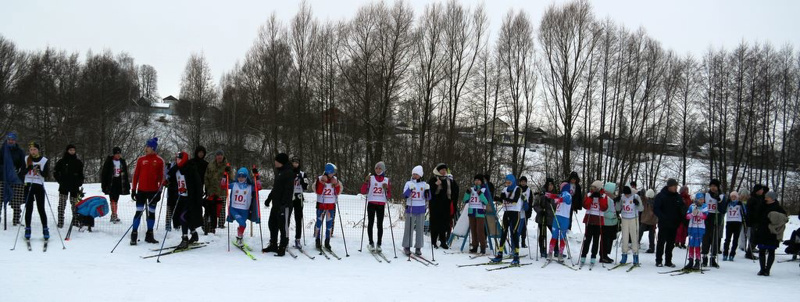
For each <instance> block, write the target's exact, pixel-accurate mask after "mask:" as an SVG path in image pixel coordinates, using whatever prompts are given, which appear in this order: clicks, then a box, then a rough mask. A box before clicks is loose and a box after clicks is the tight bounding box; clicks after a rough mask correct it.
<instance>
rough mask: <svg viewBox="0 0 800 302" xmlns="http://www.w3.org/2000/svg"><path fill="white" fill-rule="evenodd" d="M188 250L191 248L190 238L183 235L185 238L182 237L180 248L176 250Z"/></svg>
mask: <svg viewBox="0 0 800 302" xmlns="http://www.w3.org/2000/svg"><path fill="white" fill-rule="evenodd" d="M145 237H146V235H145ZM145 241H147V240H145ZM187 248H189V237H188V236H186V235H183V236H181V243H179V244H178V247H176V248H175V249H176V250H185V249H187Z"/></svg>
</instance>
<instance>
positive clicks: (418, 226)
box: [403, 166, 431, 256]
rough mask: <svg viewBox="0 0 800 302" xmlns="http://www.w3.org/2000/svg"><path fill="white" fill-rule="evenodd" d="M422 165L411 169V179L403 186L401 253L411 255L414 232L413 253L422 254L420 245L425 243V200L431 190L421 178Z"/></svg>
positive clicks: (427, 198) (429, 196) (428, 199)
mask: <svg viewBox="0 0 800 302" xmlns="http://www.w3.org/2000/svg"><path fill="white" fill-rule="evenodd" d="M422 176H423V170H422V166H416V167H414V169H412V170H411V180H409V181H407V182H406V185H405V187H403V197H405V199H406V222H405V232H404V233H403V253H404V254H406V256H410V255H411V238H412V237H413V236H414V233H415V232H416V235H417V236H416V243H415V244H414V249H415V250H414V254H415V255H417V256H422V247H423V246H424V244H425V234H423V233H424V229H425V210H426V208H427V202H428V201H430V200H431V190H430V186H429V185H428V183H426V182H425V181H424V180H422Z"/></svg>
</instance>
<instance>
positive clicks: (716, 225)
mask: <svg viewBox="0 0 800 302" xmlns="http://www.w3.org/2000/svg"><path fill="white" fill-rule="evenodd" d="M719 187H720V182H719V180H718V179H712V180H711V183H710V184H709V186H708V193H706V196H705V202H706V205H708V219H706V221H705V222H706V233H705V236H704V237H703V266H707V265H708V254H711V266H712V267H716V268H719V264H718V263H717V254H719V246H720V241H722V227H723V225H722V223H723V221H722V219H723V218H724V217H725V216H724V215H723V214H720V212H719V210H720V209H723V210H724V209H726V208H727V206H726V204H727V200H726V199H725V194H720V188H719Z"/></svg>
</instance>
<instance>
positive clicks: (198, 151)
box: [190, 146, 208, 185]
mask: <svg viewBox="0 0 800 302" xmlns="http://www.w3.org/2000/svg"><path fill="white" fill-rule="evenodd" d="M190 161H191V162H192V164H194V166H195V167H197V174H199V175H200V184H201V185H205V182H206V168H208V162H207V161H206V147H203V146H197V148H195V149H194V157H193V158H192V159H191V160H190Z"/></svg>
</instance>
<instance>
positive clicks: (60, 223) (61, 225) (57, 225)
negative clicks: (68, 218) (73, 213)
mask: <svg viewBox="0 0 800 302" xmlns="http://www.w3.org/2000/svg"><path fill="white" fill-rule="evenodd" d="M56 227H57V228H59V229H60V228H63V227H64V222H63V221H59V222H58V224H56Z"/></svg>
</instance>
